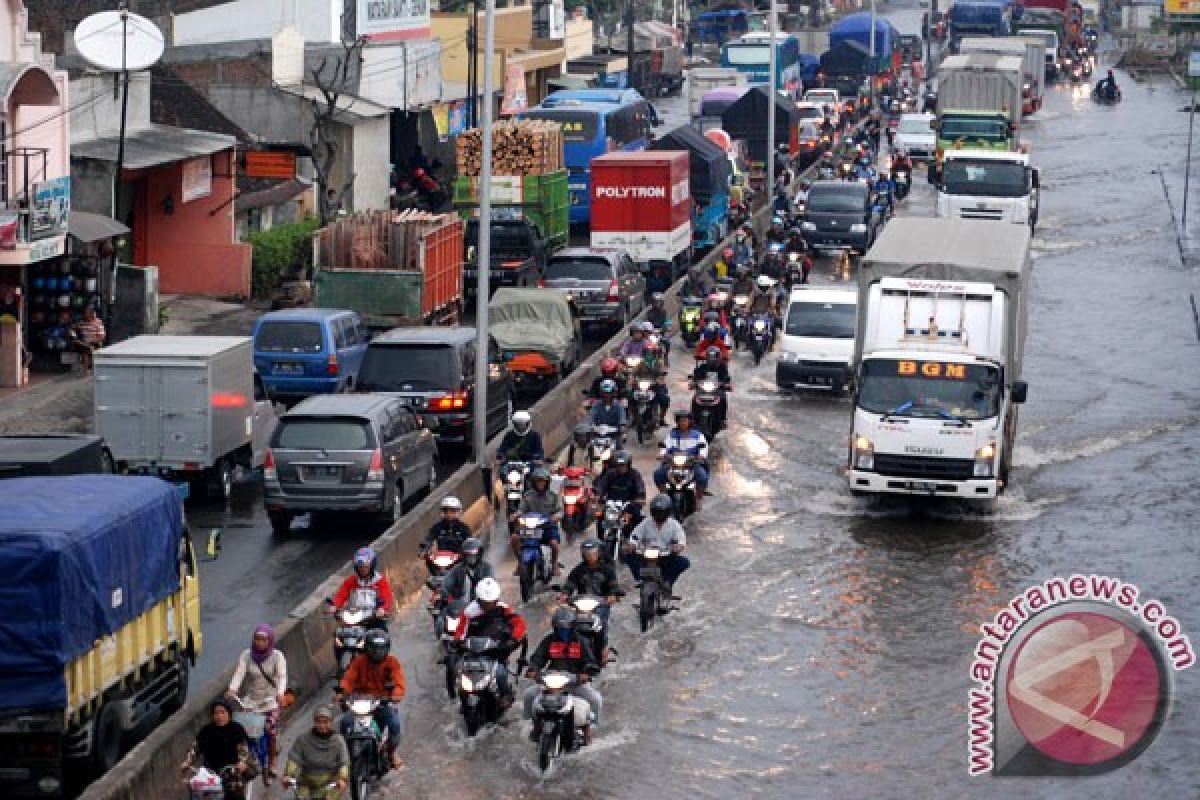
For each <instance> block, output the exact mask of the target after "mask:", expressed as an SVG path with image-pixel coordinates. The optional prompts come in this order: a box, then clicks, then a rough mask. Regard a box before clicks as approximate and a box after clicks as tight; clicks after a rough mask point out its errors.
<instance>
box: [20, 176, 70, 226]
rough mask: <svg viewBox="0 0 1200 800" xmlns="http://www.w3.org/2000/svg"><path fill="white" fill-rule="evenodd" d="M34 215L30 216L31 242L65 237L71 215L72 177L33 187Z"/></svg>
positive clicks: (56, 179)
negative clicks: (53, 237) (68, 218)
mask: <svg viewBox="0 0 1200 800" xmlns="http://www.w3.org/2000/svg"><path fill="white" fill-rule="evenodd" d="M32 194H33V213H31V214H30V215H29V240H30V241H31V242H32V241H36V240H38V239H49V238H50V237H52V236H65V235H66V233H67V217H68V216H69V215H70V213H71V179H70V177H62V178H54V179H53V180H49V181H43V182H41V183H35V184H34V185H33V190H32Z"/></svg>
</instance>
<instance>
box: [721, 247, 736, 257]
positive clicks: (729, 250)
mask: <svg viewBox="0 0 1200 800" xmlns="http://www.w3.org/2000/svg"><path fill="white" fill-rule="evenodd" d="M721 258H724V259H726V260H728V259H731V258H733V248H732V247H726V248H725V249H724V250H722V251H721Z"/></svg>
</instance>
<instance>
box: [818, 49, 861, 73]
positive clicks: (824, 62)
mask: <svg viewBox="0 0 1200 800" xmlns="http://www.w3.org/2000/svg"><path fill="white" fill-rule="evenodd" d="M870 63H871V53H870V51H869V50H868V49H867V47H866V45H862V44H859V43H858V42H838V43H837V44H835V45H834V46H833V47H831V48H829V49H828V50H826V51H825V52H824V53H822V54H821V71H822V72H824V73H825V74H826V75H861V76H865V75H866V74H867V72H868V65H869V64H870Z"/></svg>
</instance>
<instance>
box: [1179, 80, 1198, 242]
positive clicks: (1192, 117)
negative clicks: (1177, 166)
mask: <svg viewBox="0 0 1200 800" xmlns="http://www.w3.org/2000/svg"><path fill="white" fill-rule="evenodd" d="M1189 81H1190V82H1191V84H1192V107H1191V108H1190V109H1188V146H1187V163H1186V164H1184V165H1183V215H1182V219H1181V220H1180V223H1179V227H1180V235H1181V236H1182V237H1183V238H1184V239H1186V238H1187V235H1188V229H1187V201H1188V187H1189V185H1190V184H1191V180H1192V126H1194V125H1195V123H1196V83H1195V78H1190V79H1189Z"/></svg>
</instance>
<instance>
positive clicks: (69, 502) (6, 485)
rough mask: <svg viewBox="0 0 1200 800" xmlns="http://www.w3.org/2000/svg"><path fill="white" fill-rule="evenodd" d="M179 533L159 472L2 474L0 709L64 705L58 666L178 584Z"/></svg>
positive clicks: (170, 492)
mask: <svg viewBox="0 0 1200 800" xmlns="http://www.w3.org/2000/svg"><path fill="white" fill-rule="evenodd" d="M182 534H183V509H182V506H181V502H180V498H179V494H178V492H177V491H176V489H175V487H173V486H171V485H170V484H168V483H165V482H163V481H161V480H159V479H158V478H141V477H127V476H119V477H118V476H112V475H86V476H74V477H62V478H14V479H12V480H6V481H0V575H2V576H3V579H0V711H3V710H6V709H15V708H22V709H30V710H47V709H61V708H63V707H64V706H65V705H66V702H67V687H66V682H65V679H64V676H63V669H64V667H65V666H66V665H67V664H68V663H69V662H70V661H71V660H73V659H75V658H77V657H78V656H80V655H82V654H83V653H85V652H87V651H88V650H90V649H91V648H92V647H93V646H94V645H95V643H96V640H97V639H99V638H102V637H104V636H108V635H110V634H112V633H114V632H115V631H117V630H119V629H120V628H121V627H122V626H124V625H125V624H127V623H128V622H130V621H131V620H133V619H134V618H136V617H137V616H138V615H140V614H142V613H143V612H145V611H146V610H147V609H149V608H151V607H152V606H154V605H155V604H156V603H158V602H160V601H161V600H163V599H164V598H166V597H167V596H169V595H171V594H173V593H174V592H176V591H178V590H179V542H180V538H181V536H182Z"/></svg>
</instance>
